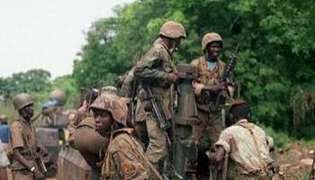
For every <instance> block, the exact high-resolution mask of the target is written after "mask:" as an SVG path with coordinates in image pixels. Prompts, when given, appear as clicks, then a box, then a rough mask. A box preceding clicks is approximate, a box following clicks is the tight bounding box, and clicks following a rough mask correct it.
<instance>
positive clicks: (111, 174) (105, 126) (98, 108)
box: [91, 94, 161, 180]
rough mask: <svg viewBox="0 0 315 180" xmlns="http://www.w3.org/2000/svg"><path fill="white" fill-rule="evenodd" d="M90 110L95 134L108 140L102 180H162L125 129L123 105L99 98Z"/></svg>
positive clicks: (106, 96)
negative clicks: (97, 133) (96, 132)
mask: <svg viewBox="0 0 315 180" xmlns="http://www.w3.org/2000/svg"><path fill="white" fill-rule="evenodd" d="M91 109H92V112H93V116H94V119H95V123H96V129H97V131H98V132H99V133H100V134H102V135H103V136H105V137H110V141H109V145H108V149H107V151H106V154H105V158H104V160H103V165H102V177H103V179H113V180H115V179H139V180H142V179H161V177H160V175H159V174H158V173H157V172H156V170H155V169H154V168H153V166H152V164H150V162H149V161H148V159H147V158H146V157H145V155H144V152H143V147H142V146H141V144H140V143H139V142H138V141H137V140H136V138H135V136H134V134H133V129H131V128H126V122H127V104H126V101H125V100H124V99H123V98H120V97H118V96H116V95H113V94H102V95H101V96H100V97H98V98H97V99H96V100H95V102H94V103H93V104H92V105H91ZM108 132H110V134H109V133H108Z"/></svg>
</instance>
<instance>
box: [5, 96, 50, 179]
mask: <svg viewBox="0 0 315 180" xmlns="http://www.w3.org/2000/svg"><path fill="white" fill-rule="evenodd" d="M33 104H34V101H33V99H32V97H31V96H30V95H29V94H25V93H22V94H18V95H16V96H15V97H14V99H13V105H14V108H15V109H16V110H17V111H18V113H19V116H20V118H19V120H17V121H14V122H13V123H12V125H11V129H10V130H11V142H10V145H11V147H12V149H13V153H14V156H13V160H12V165H11V167H12V174H13V179H14V180H20V179H25V180H34V179H44V175H43V174H42V172H41V171H40V169H39V167H41V166H40V165H39V164H37V161H36V158H37V156H38V155H37V151H36V148H37V144H36V134H35V128H34V127H33V126H32V125H31V118H32V117H33V114H34V108H33Z"/></svg>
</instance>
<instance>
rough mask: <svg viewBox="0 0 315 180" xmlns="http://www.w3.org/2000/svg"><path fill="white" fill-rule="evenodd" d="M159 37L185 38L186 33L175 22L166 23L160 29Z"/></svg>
mask: <svg viewBox="0 0 315 180" xmlns="http://www.w3.org/2000/svg"><path fill="white" fill-rule="evenodd" d="M160 35H162V36H165V37H168V38H171V39H177V38H186V31H185V28H184V26H183V25H182V24H180V23H178V22H175V21H167V22H166V23H164V24H163V25H162V27H161V29H160Z"/></svg>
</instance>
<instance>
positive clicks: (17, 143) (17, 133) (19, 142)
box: [10, 122, 34, 170]
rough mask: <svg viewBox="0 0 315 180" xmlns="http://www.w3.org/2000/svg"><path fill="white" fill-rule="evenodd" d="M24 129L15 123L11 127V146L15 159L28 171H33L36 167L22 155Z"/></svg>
mask: <svg viewBox="0 0 315 180" xmlns="http://www.w3.org/2000/svg"><path fill="white" fill-rule="evenodd" d="M22 130H23V127H22V126H21V125H20V124H19V123H17V122H14V123H12V125H11V128H10V131H11V145H12V149H13V155H14V158H15V159H16V160H17V161H19V162H20V163H21V164H22V165H23V166H25V167H26V168H27V169H29V170H30V169H31V168H32V167H33V166H34V165H33V164H32V162H30V161H28V160H27V159H26V158H25V157H24V156H23V155H22V153H21V151H22V150H23V148H25V147H24V141H23V134H22Z"/></svg>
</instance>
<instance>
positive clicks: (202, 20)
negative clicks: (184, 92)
mask: <svg viewBox="0 0 315 180" xmlns="http://www.w3.org/2000/svg"><path fill="white" fill-rule="evenodd" d="M314 8H315V4H314V3H313V1H312V0H305V1H303V3H299V2H297V1H293V0H289V1H287V0H266V1H258V0H231V1H223V0H185V1H183V0H168V1H160V0H142V1H135V2H134V3H131V4H129V5H127V6H124V7H117V8H116V9H115V12H116V16H114V17H111V18H105V19H100V20H98V21H96V22H94V23H93V24H92V26H91V28H90V31H89V32H88V34H87V44H85V45H84V46H83V48H82V52H81V53H80V54H81V55H80V60H77V61H76V62H75V65H74V71H73V76H74V78H75V80H76V82H77V84H78V86H79V87H91V86H94V87H95V86H103V85H105V84H114V83H115V78H116V76H117V75H119V74H122V73H123V72H125V71H126V70H128V69H129V68H130V67H131V65H132V64H134V63H135V61H137V60H138V59H139V57H140V56H141V55H142V54H143V52H145V50H147V49H148V48H149V47H150V45H151V44H152V42H153V41H154V39H155V38H156V37H157V36H158V31H159V27H160V26H161V24H163V23H164V22H165V21H166V20H177V21H179V22H181V23H182V24H183V25H184V26H185V28H186V31H187V34H188V36H187V38H186V40H185V41H184V42H183V44H182V46H181V48H180V50H179V52H178V53H177V54H176V55H175V59H176V62H179V61H184V62H190V61H191V60H192V59H194V58H196V57H198V56H200V55H201V54H202V53H201V48H200V46H201V45H200V41H201V38H202V36H203V35H204V34H205V33H207V32H211V31H215V32H219V33H220V34H221V35H222V36H223V37H224V47H225V52H224V53H223V59H226V58H225V56H226V55H227V54H228V53H229V52H233V51H234V50H235V47H236V46H237V47H239V49H240V51H239V61H238V64H237V68H236V77H237V79H238V80H239V81H240V83H241V85H242V96H243V97H244V98H245V99H246V100H248V101H249V102H250V104H251V107H252V111H253V119H254V120H255V121H258V122H261V123H264V124H266V125H270V126H272V127H274V128H277V129H282V130H285V131H286V130H291V129H292V128H291V127H292V124H293V123H292V114H293V113H292V98H290V97H292V96H295V94H296V92H297V91H296V89H299V88H301V89H304V88H305V87H308V86H311V87H314V84H315V71H314V70H315V64H314V56H315V44H314V35H315V22H314V17H315V12H314V11H313V9H314ZM312 122H314V119H313V120H312ZM290 132H291V131H290Z"/></svg>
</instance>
